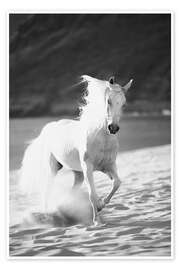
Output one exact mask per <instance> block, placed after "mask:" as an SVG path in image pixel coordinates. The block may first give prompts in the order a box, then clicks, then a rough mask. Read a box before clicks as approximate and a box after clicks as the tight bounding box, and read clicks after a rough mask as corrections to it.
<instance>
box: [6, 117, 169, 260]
mask: <svg viewBox="0 0 180 270" xmlns="http://www.w3.org/2000/svg"><path fill="white" fill-rule="evenodd" d="M13 121H14V122H11V126H10V127H11V138H10V139H11V140H10V142H11V152H10V153H11V155H10V158H11V160H10V167H11V172H10V256H39V257H45V256H60V257H62V256H120V257H121V256H133V257H134V256H136V257H137V256H143V257H144V256H170V255H171V168H170V152H171V147H170V131H169V124H170V122H169V119H166V120H164V119H159V120H158V119H156V120H155V119H154V120H152V119H151V120H148V119H147V120H144V119H143V120H142V119H140V120H139V121H136V123H135V122H134V120H132V119H129V120H126V121H125V120H124V122H123V123H122V127H123V128H122V130H123V131H122V133H121V141H120V142H122V144H123V146H122V148H121V149H120V152H119V155H118V158H117V165H118V172H119V175H120V177H121V179H122V185H121V187H120V189H119V190H118V192H117V193H116V194H115V196H114V197H113V199H112V201H111V202H110V204H109V205H107V206H106V207H105V208H104V209H103V210H102V211H101V212H100V215H101V218H102V220H103V223H102V224H101V225H98V226H96V227H95V226H92V225H91V219H92V209H91V207H90V204H89V200H88V194H87V189H86V186H85V185H83V186H82V188H81V189H80V190H79V191H76V192H72V189H71V187H72V183H73V182H72V174H71V172H68V171H66V170H62V171H60V172H59V174H58V175H57V177H56V178H55V179H54V181H53V185H52V190H51V191H50V195H49V200H48V207H49V208H48V213H43V212H42V211H41V207H40V199H39V198H38V196H37V195H34V196H33V195H32V196H30V197H25V196H24V195H23V194H21V193H20V192H19V190H18V170H17V169H18V167H19V165H20V162H19V161H20V159H21V158H22V153H23V148H24V144H23V142H25V141H26V140H28V139H30V136H32V135H34V133H36V134H37V132H38V130H39V129H40V128H41V126H40V125H38V121H37V120H35V121H33V120H29V121H30V122H29V123H34V124H33V125H32V124H31V127H30V125H28V124H27V125H26V127H29V129H30V128H31V132H28V130H26V132H24V133H23V134H22V133H21V132H20V131H19V126H20V125H21V126H22V127H24V126H23V123H24V122H26V121H27V120H26V119H25V120H22V121H20V120H13ZM15 121H16V122H15ZM18 121H19V122H18ZM46 121H47V119H46ZM158 121H159V122H158ZM163 121H164V122H163ZM40 122H41V124H42V125H43V124H44V122H43V121H42V120H41V121H39V123H40ZM18 125H19V126H18ZM135 126H136V127H139V129H137V128H136V129H134V127H135ZM141 126H142V130H143V134H142V133H141V131H142V130H141V129H140V127H141ZM14 127H16V128H17V130H18V132H19V133H17V130H16V129H14ZM163 128H164V129H163ZM26 129H27V128H26ZM22 130H23V128H22ZM133 131H134V133H133ZM148 131H151V133H150V137H148V135H149V132H148ZM165 131H167V132H165ZM163 133H164V134H163ZM18 134H19V137H18ZM127 134H128V135H127ZM126 135H127V136H126ZM163 135H164V136H163ZM133 137H134V142H132V138H133ZM149 138H151V141H150V140H149ZM159 138H161V141H159ZM20 142H21V147H19V144H20ZM120 147H121V146H120ZM12 153H13V154H12ZM95 183H96V187H97V192H98V195H99V196H100V197H104V196H105V195H106V194H107V193H108V192H109V191H110V188H111V181H110V180H109V179H108V178H107V176H105V175H104V174H102V173H98V172H97V173H95Z"/></svg>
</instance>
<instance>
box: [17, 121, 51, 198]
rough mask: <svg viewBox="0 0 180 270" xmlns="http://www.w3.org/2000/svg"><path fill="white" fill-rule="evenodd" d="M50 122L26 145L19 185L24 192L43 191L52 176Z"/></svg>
mask: <svg viewBox="0 0 180 270" xmlns="http://www.w3.org/2000/svg"><path fill="white" fill-rule="evenodd" d="M52 124H53V123H50V124H47V125H46V126H45V127H44V128H43V130H42V131H41V133H40V135H39V136H38V137H37V138H35V139H34V140H33V141H32V142H31V143H30V145H29V146H28V147H27V149H26V151H25V154H24V157H23V161H22V166H21V170H20V181H19V184H20V185H19V186H20V189H21V191H22V192H24V193H28V194H30V193H33V192H39V191H40V192H43V193H44V192H45V193H46V189H47V186H48V183H49V180H50V179H51V178H52V176H53V175H52V171H51V167H50V155H51V152H50V147H49V141H48V139H49V132H48V131H49V129H50V128H52Z"/></svg>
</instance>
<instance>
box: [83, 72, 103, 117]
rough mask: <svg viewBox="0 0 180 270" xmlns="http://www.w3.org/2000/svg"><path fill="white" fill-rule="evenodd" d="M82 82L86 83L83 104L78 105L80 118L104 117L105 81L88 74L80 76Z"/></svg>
mask: <svg viewBox="0 0 180 270" xmlns="http://www.w3.org/2000/svg"><path fill="white" fill-rule="evenodd" d="M81 78H82V82H86V83H87V87H86V89H85V91H84V95H83V104H81V105H80V107H79V109H80V119H82V118H87V120H88V119H89V118H91V119H92V117H93V119H94V120H96V119H97V118H102V117H104V113H105V90H106V87H107V86H106V81H102V80H98V79H96V78H92V77H90V76H88V75H83V76H81Z"/></svg>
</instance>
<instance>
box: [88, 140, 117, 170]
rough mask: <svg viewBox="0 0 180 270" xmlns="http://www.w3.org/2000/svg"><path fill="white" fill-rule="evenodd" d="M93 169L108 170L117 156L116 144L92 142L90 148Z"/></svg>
mask: <svg viewBox="0 0 180 270" xmlns="http://www.w3.org/2000/svg"><path fill="white" fill-rule="evenodd" d="M90 152H91V157H92V162H93V165H94V168H95V169H96V170H100V171H106V170H108V167H109V166H111V165H112V164H113V163H114V161H115V159H116V155H117V144H116V143H115V142H114V141H103V140H102V141H101V140H97V141H94V142H93V143H92V145H91V147H90Z"/></svg>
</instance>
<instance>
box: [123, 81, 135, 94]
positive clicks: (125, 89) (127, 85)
mask: <svg viewBox="0 0 180 270" xmlns="http://www.w3.org/2000/svg"><path fill="white" fill-rule="evenodd" d="M132 82H133V79H131V80H130V81H129V82H128V83H127V84H126V85H124V86H123V87H122V89H123V90H124V92H125V93H126V92H127V91H128V90H129V88H130V87H131V85H132Z"/></svg>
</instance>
